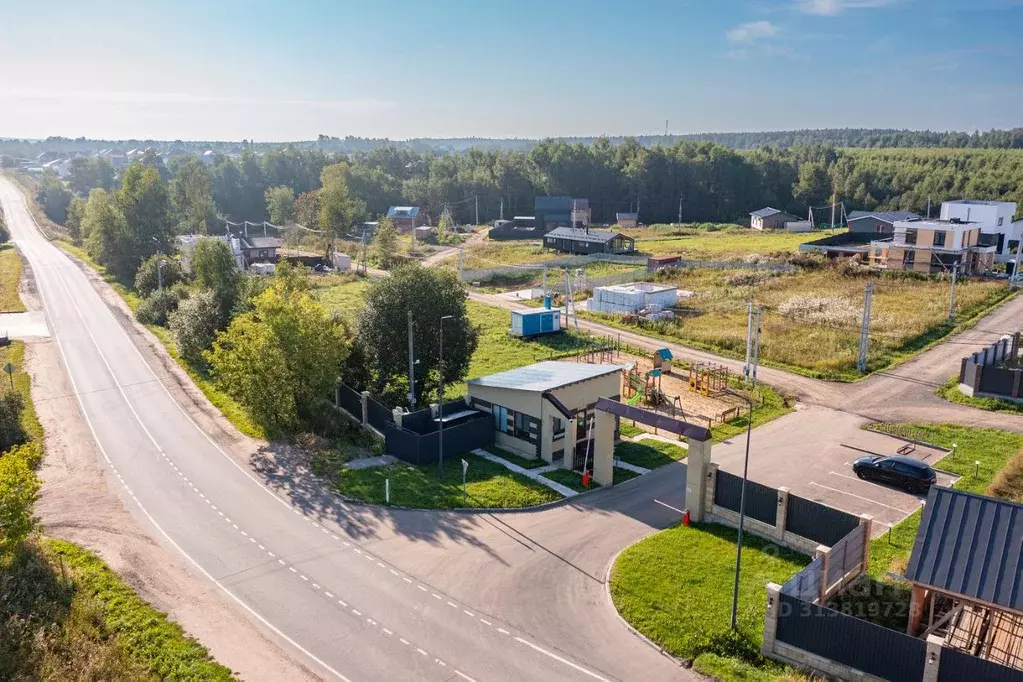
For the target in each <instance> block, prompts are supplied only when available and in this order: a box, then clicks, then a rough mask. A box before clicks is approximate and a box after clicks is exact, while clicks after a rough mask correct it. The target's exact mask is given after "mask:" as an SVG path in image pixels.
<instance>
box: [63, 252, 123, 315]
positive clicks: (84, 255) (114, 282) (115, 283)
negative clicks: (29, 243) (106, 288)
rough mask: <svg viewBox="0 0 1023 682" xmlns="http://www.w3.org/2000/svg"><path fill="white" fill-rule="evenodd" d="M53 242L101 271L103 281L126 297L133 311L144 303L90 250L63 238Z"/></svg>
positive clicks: (97, 270) (98, 271)
mask: <svg viewBox="0 0 1023 682" xmlns="http://www.w3.org/2000/svg"><path fill="white" fill-rule="evenodd" d="M53 243H54V244H56V245H58V246H59V247H60V248H62V249H63V250H64V251H67V252H68V253H69V254H71V255H72V256H74V257H75V258H77V259H78V260H80V261H82V262H83V263H85V264H86V265H88V266H89V267H90V268H92V269H93V270H95V271H96V272H97V273H99V275H100V276H101V277H102V278H103V281H104V282H106V283H107V284H109V285H110V286H111V288H112V289H113V290H114V291H116V292H117V293H118V295H119V296H120V297H121V298H123V299H124V302H125V303H127V304H128V307H129V308H130V309H131V311H132V312H135V310H136V309H138V307H139V304H140V303H142V299H141V298H139V296H138V294H136V293H135V292H134V291H131V290H130V289H129V288H128V287H126V286H124V284H122V283H121V282H120V281H119V280H118V279H117V278H116V277H114V276H113V275H110V274H107V269H106V268H105V267H103V266H102V265H100V264H99V263H97V262H96V261H94V260H93V259H92V256H90V255H89V252H88V251H86V250H85V249H83V248H81V247H80V246H75V245H74V244H72V243H71V242H69V241H65V240H63V239H57V240H54V242H53Z"/></svg>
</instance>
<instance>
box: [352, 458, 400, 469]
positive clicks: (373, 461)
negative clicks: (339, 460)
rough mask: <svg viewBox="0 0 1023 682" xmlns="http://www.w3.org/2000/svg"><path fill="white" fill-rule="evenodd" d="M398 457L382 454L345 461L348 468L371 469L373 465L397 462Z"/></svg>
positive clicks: (380, 465)
mask: <svg viewBox="0 0 1023 682" xmlns="http://www.w3.org/2000/svg"><path fill="white" fill-rule="evenodd" d="M397 462H398V458H397V457H392V456H391V455H380V456H379V457H363V458H361V459H353V460H352V461H350V462H345V464H344V466H345V468H346V469H369V468H371V467H382V466H387V465H388V464H397Z"/></svg>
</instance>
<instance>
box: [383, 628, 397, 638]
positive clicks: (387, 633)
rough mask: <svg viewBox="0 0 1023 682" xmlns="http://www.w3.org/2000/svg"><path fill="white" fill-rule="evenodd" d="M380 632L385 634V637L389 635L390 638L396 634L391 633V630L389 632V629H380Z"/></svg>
mask: <svg viewBox="0 0 1023 682" xmlns="http://www.w3.org/2000/svg"><path fill="white" fill-rule="evenodd" d="M380 632H382V633H384V634H385V635H387V636H388V637H390V636H391V635H393V634H394V633H393V632H391V631H390V630H388V629H387V628H380Z"/></svg>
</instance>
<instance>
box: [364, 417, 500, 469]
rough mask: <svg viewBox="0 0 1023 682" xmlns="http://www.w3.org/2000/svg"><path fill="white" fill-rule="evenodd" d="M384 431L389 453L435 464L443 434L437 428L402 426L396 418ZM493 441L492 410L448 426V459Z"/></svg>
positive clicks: (446, 438) (409, 460) (446, 451)
mask: <svg viewBox="0 0 1023 682" xmlns="http://www.w3.org/2000/svg"><path fill="white" fill-rule="evenodd" d="M402 421H404V419H403V420H402ZM383 432H384V440H385V449H386V451H387V454H389V455H392V456H394V457H397V458H398V459H400V460H402V461H403V462H408V463H409V464H432V463H434V462H436V461H437V460H438V459H439V453H440V438H439V434H438V432H437V431H433V432H431V433H426V434H420V433H415V432H413V431H409V430H407V429H402V428H398V427H397V426H395V424H394V423H393V422H392V423H389V424H387V425H385V427H384V429H383ZM493 442H494V423H493V421H492V420H491V418H490V415H489V414H485V413H481V414H480V416H479V417H477V418H475V419H472V420H471V421H467V422H464V423H462V424H458V425H457V426H449V427H445V428H444V461H447V460H448V459H450V458H452V457H455V456H458V455H461V454H463V453H466V452H471V451H472V450H475V449H476V448H482V447H486V446H487V445H490V444H491V443H493Z"/></svg>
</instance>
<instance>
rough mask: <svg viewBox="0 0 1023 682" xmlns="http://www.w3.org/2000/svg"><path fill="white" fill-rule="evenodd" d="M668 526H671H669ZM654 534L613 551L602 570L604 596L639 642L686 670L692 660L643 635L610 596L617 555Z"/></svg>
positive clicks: (689, 668) (691, 663) (616, 615)
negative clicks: (672, 652)
mask: <svg viewBox="0 0 1023 682" xmlns="http://www.w3.org/2000/svg"><path fill="white" fill-rule="evenodd" d="M669 528H671V526H669ZM663 530H668V528H665V529H663ZM658 532H663V531H658ZM656 534H657V533H652V534H651V535H648V536H647V537H645V538H643V539H642V540H637V541H636V542H634V543H632V544H631V545H627V546H625V547H622V548H621V549H620V550H618V551H617V552H616V553H615V555H614V556H613V557H611V561H609V562H608V564H607V570H606V571H605V572H604V596H605V597H606V598H607V605H608V606H610V607H611V610H612V611H614V614H615V617H617V618H618V620H619V621H621V623H622V625H624V626H625V627H626V628H628V630H629V632H631V633H632V634H633V635H635V636H636V637H638V638H639V640H640V641H641V642H643V643H644V644H646V645H647V646H649V647H650V648H651V649H655V650H656V651H657V653H659V654H661V655H662V656H664V657H665V658H667V659H670V660H671V661H672V662H673V663H675V664H676V665H678V666H679V667H680V668H685V669H687V670H691V669H692V666H693V662H692V661H687V660H685V659H681V658H678V657H677V656H673V655H672V654H670V653H668V652H667V651H665V650H664V647H662V646H660V645H659V644H657V642H655V641H653V640H652V639H650V638H649V637H647V636H646V635H644V634H643V633H642V632H640V631H639V630H637V629H636V628H634V627H633V626H632V625H631V624H630V623H629V621H627V620H625V618H624V617H623V616H622V614H621V613H619V612H618V607H616V606H615V602H614V599H612V598H611V571H612V570H614V566H615V564H616V563H617V562H618V557H620V556H621V555H622V552H624V551H625V550H627V549H628V548H629V547H633V546H635V545H638V544H639V543H640V542H643V540H647V539H648V538H650V537H653V535H656ZM694 674H698V673H694Z"/></svg>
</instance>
